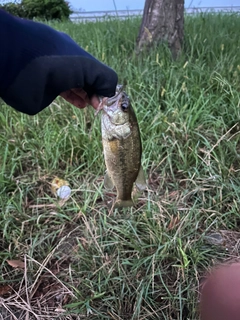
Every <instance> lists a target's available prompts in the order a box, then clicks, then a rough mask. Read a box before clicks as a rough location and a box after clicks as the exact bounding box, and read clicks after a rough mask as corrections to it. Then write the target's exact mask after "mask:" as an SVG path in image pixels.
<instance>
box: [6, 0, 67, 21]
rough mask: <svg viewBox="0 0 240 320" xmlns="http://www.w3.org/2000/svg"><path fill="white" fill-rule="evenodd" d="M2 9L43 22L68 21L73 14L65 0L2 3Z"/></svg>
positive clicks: (25, 0)
mask: <svg viewBox="0 0 240 320" xmlns="http://www.w3.org/2000/svg"><path fill="white" fill-rule="evenodd" d="M0 8H2V9H4V10H6V11H7V12H9V13H11V14H13V15H15V16H18V17H21V18H28V19H34V18H35V19H42V20H66V19H68V18H69V16H70V14H71V13H72V11H71V9H70V6H69V3H68V2H67V1H64V0H21V2H7V3H2V4H0Z"/></svg>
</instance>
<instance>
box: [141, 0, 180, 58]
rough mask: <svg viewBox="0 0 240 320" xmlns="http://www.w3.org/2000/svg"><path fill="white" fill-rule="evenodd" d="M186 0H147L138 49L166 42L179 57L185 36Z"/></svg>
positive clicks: (174, 55) (175, 55)
mask: <svg viewBox="0 0 240 320" xmlns="http://www.w3.org/2000/svg"><path fill="white" fill-rule="evenodd" d="M183 29H184V0H146V1H145V6H144V11H143V18H142V23H141V27H140V30H139V35H138V38H137V46H136V51H137V52H138V53H139V52H141V51H142V50H143V49H144V48H150V47H151V46H153V45H158V44H159V43H161V42H166V43H167V44H168V46H169V48H170V50H171V52H172V56H173V58H174V59H175V58H177V57H178V56H179V54H180V52H181V47H182V43H183V36H184V30H183Z"/></svg>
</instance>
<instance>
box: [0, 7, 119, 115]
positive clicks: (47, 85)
mask: <svg viewBox="0 0 240 320" xmlns="http://www.w3.org/2000/svg"><path fill="white" fill-rule="evenodd" d="M0 48H1V50H0V97H1V98H2V99H3V100H4V101H5V102H6V103H7V104H9V105H10V106H12V107H13V108H15V109H16V110H18V111H21V112H24V113H27V114H30V115H33V114H36V113H38V112H40V111H41V110H43V109H44V108H46V107H47V106H48V105H49V104H50V103H51V102H52V101H53V100H54V99H55V98H56V97H57V96H58V95H62V96H63V97H64V98H65V99H66V100H68V101H70V102H71V103H73V104H74V105H76V106H78V107H84V106H86V102H91V103H92V105H93V106H94V107H97V106H96V95H97V96H98V95H99V96H105V97H110V96H113V95H114V94H115V89H116V85H117V80H118V79H117V74H116V73H115V72H114V71H113V70H112V69H110V68H109V67H107V66H106V65H104V64H102V63H101V62H99V61H98V60H97V59H96V58H94V57H93V56H91V55H90V54H89V53H87V52H86V51H85V50H83V49H82V48H81V47H80V46H78V45H77V44H76V43H75V42H74V41H73V40H72V39H71V38H70V37H69V36H68V35H66V34H64V33H62V32H58V31H56V30H54V29H52V28H50V27H49V26H47V25H44V24H42V23H37V22H33V21H30V20H25V19H20V18H17V17H14V16H12V15H10V14H8V13H6V12H4V11H2V10H0ZM79 93H80V94H79ZM77 97H79V100H78V99H77ZM94 98H95V100H94ZM94 101H95V103H94Z"/></svg>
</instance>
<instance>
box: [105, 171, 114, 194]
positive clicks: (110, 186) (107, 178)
mask: <svg viewBox="0 0 240 320" xmlns="http://www.w3.org/2000/svg"><path fill="white" fill-rule="evenodd" d="M104 187H105V188H106V189H107V190H112V189H113V188H114V184H113V182H112V179H111V177H110V176H109V174H108V172H107V171H106V173H105V176H104Z"/></svg>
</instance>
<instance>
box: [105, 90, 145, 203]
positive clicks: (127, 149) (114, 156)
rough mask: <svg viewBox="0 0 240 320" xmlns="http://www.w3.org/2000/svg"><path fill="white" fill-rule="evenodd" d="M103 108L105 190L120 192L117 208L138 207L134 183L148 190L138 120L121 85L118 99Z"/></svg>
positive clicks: (117, 93)
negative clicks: (133, 197)
mask: <svg viewBox="0 0 240 320" xmlns="http://www.w3.org/2000/svg"><path fill="white" fill-rule="evenodd" d="M101 108H102V115H101V132H102V144H103V153H104V159H105V164H106V168H107V170H106V174H105V177H104V187H105V188H106V189H108V190H112V189H113V188H114V187H115V188H116V190H117V198H116V201H115V203H114V208H121V207H131V206H133V205H134V202H133V200H132V190H133V185H134V183H135V185H136V187H137V188H138V189H139V190H141V191H143V190H145V189H146V180H145V174H144V171H143V168H142V165H141V156H142V143H141V137H140V130H139V125H138V121H137V117H136V114H135V112H134V110H133V107H132V105H131V102H130V98H129V96H128V95H127V94H126V92H125V91H123V86H121V85H118V86H117V89H116V95H115V96H113V97H111V98H106V99H105V100H104V101H103V105H102V107H101Z"/></svg>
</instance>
